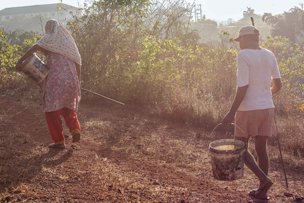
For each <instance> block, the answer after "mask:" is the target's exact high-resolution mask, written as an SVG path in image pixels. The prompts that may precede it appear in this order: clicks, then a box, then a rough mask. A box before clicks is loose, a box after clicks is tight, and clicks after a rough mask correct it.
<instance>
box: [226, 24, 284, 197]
mask: <svg viewBox="0 0 304 203" xmlns="http://www.w3.org/2000/svg"><path fill="white" fill-rule="evenodd" d="M235 40H236V41H238V42H239V45H240V49H241V50H240V52H239V54H238V57H237V91H236V95H235V98H234V101H233V104H232V105H231V108H230V110H229V111H228V113H227V114H226V116H225V117H224V119H223V121H222V123H223V124H228V123H232V122H233V121H234V120H235V139H238V140H241V141H243V142H244V143H245V144H246V148H247V147H248V140H249V138H250V137H252V138H254V140H255V150H256V153H257V159H258V163H257V162H256V161H255V159H254V157H253V156H252V154H251V153H250V152H249V151H248V150H246V152H245V155H244V161H245V164H246V166H247V167H248V168H249V169H250V170H251V171H252V172H253V173H254V174H255V175H256V176H257V177H258V179H259V181H260V185H259V188H258V189H257V190H252V191H251V192H250V193H249V195H250V196H251V197H252V198H255V199H268V197H267V192H268V190H269V189H270V187H271V186H272V184H273V183H272V181H271V180H270V179H269V177H268V168H269V159H268V153H267V139H268V138H269V137H270V136H271V135H272V133H273V132H272V124H273V118H274V103H273V100H272V95H273V94H275V93H276V92H278V91H279V90H280V89H281V86H282V84H281V79H280V78H281V76H280V72H279V68H278V64H277V60H276V57H275V55H274V54H273V53H272V52H271V51H269V50H267V49H265V48H262V47H260V45H259V31H258V30H257V29H256V28H255V27H254V26H245V27H242V28H241V29H240V31H239V36H238V38H236V39H235Z"/></svg>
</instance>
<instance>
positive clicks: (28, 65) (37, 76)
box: [21, 53, 49, 83]
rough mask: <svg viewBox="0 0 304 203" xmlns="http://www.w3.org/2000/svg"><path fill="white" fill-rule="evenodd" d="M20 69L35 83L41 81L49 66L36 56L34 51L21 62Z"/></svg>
mask: <svg viewBox="0 0 304 203" xmlns="http://www.w3.org/2000/svg"><path fill="white" fill-rule="evenodd" d="M21 71H22V72H24V73H25V74H26V75H28V76H29V77H31V78H32V79H33V80H34V81H36V82H37V83H41V82H42V81H43V80H44V79H45V78H46V76H47V74H48V73H49V68H48V67H47V66H46V64H45V63H44V62H43V61H42V60H41V59H40V58H39V57H38V56H37V54H36V53H34V54H33V55H32V56H30V57H28V58H27V59H26V60H25V61H24V62H23V66H22V68H21Z"/></svg>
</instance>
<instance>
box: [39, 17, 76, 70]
mask: <svg viewBox="0 0 304 203" xmlns="http://www.w3.org/2000/svg"><path fill="white" fill-rule="evenodd" d="M37 44H38V45H39V46H40V47H42V48H44V49H46V50H48V51H51V52H54V53H57V54H61V55H63V56H65V57H67V58H68V59H70V60H71V61H73V62H75V63H77V64H79V65H81V56H80V54H79V50H78V48H77V46H76V43H75V41H74V39H73V37H72V35H71V34H70V32H69V31H68V30H67V29H66V28H65V27H63V26H62V25H61V24H59V23H58V21H56V20H49V21H48V22H47V23H46V25H45V35H44V36H43V37H42V39H41V40H39V41H38V42H37Z"/></svg>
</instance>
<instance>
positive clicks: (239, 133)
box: [234, 108, 275, 138]
mask: <svg viewBox="0 0 304 203" xmlns="http://www.w3.org/2000/svg"><path fill="white" fill-rule="evenodd" d="M235 124H236V125H235V131H234V132H235V133H234V136H235V137H246V138H249V137H255V136H257V135H258V136H267V137H270V136H272V134H274V133H275V131H274V129H275V128H274V109H273V108H271V109H263V110H253V111H238V112H237V113H236V115H235Z"/></svg>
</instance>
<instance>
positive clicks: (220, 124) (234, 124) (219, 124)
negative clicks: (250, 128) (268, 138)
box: [209, 123, 246, 136]
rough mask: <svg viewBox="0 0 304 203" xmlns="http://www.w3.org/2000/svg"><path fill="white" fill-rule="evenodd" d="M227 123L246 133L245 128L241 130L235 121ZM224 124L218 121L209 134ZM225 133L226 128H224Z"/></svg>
mask: <svg viewBox="0 0 304 203" xmlns="http://www.w3.org/2000/svg"><path fill="white" fill-rule="evenodd" d="M227 124H231V125H233V126H235V128H237V129H238V130H239V131H241V132H242V133H246V132H245V130H243V129H242V128H241V127H240V126H238V125H237V124H236V123H227ZM222 125H224V124H223V123H218V124H217V125H216V126H215V127H214V128H213V129H212V131H211V133H210V134H209V135H210V136H211V135H212V134H213V133H214V131H215V130H216V129H217V128H218V127H219V126H222ZM226 133H227V130H226Z"/></svg>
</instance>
